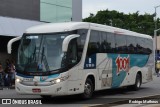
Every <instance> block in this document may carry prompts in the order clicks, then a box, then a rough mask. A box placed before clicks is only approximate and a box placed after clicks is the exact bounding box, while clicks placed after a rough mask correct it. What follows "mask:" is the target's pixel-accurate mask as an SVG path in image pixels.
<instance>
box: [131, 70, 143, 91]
mask: <svg viewBox="0 0 160 107" xmlns="http://www.w3.org/2000/svg"><path fill="white" fill-rule="evenodd" d="M141 79H142V78H141V75H140V74H139V73H138V74H137V76H136V81H135V84H134V85H133V86H132V87H133V89H134V90H135V91H137V90H138V89H140V87H141V84H142V81H141Z"/></svg>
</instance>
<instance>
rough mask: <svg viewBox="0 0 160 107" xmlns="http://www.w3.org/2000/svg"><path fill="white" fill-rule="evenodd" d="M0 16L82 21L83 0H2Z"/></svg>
mask: <svg viewBox="0 0 160 107" xmlns="http://www.w3.org/2000/svg"><path fill="white" fill-rule="evenodd" d="M0 10H1V11H0V16H5V17H13V18H20V19H28V20H36V21H43V22H68V21H82V0H1V3H0Z"/></svg>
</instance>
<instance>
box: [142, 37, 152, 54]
mask: <svg viewBox="0 0 160 107" xmlns="http://www.w3.org/2000/svg"><path fill="white" fill-rule="evenodd" d="M152 46H153V43H152V40H151V39H147V38H145V42H144V48H145V54H150V53H152V49H153V47H152Z"/></svg>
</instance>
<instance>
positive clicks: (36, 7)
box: [0, 0, 82, 64]
mask: <svg viewBox="0 0 160 107" xmlns="http://www.w3.org/2000/svg"><path fill="white" fill-rule="evenodd" d="M69 21H82V0H1V1H0V46H1V48H0V62H2V64H4V63H5V60H6V59H8V58H10V57H13V58H14V59H16V54H17V50H18V45H19V42H17V43H14V44H13V51H12V52H13V53H12V55H8V54H7V43H8V41H9V40H10V39H12V38H14V37H17V36H22V34H23V32H24V31H25V30H26V29H27V28H29V27H31V26H35V25H39V24H42V23H46V22H47V23H48V22H53V23H55V22H69Z"/></svg>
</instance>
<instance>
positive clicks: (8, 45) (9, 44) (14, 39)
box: [7, 36, 21, 54]
mask: <svg viewBox="0 0 160 107" xmlns="http://www.w3.org/2000/svg"><path fill="white" fill-rule="evenodd" d="M20 39H21V36H19V37H16V38H13V39H11V40H10V41H9V42H8V44H7V51H8V54H11V52H12V44H13V43H14V42H16V41H18V40H20Z"/></svg>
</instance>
